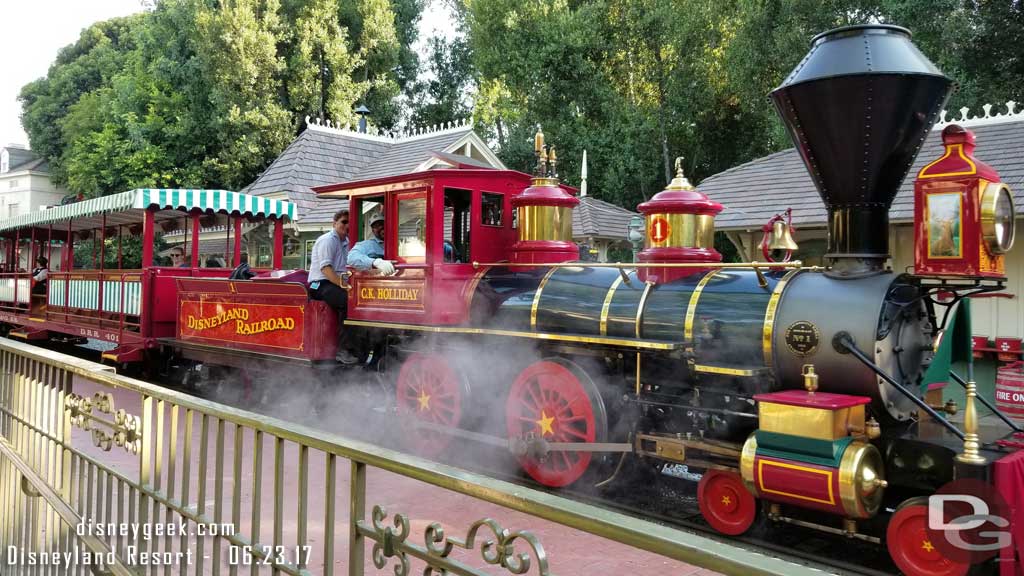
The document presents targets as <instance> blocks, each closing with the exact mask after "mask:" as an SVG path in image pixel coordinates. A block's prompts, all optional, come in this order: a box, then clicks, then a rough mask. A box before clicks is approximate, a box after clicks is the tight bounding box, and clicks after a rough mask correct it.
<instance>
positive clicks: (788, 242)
mask: <svg viewBox="0 0 1024 576" xmlns="http://www.w3.org/2000/svg"><path fill="white" fill-rule="evenodd" d="M768 249H769V250H796V249H797V245H796V242H795V241H794V240H793V235H792V234H790V232H789V225H788V224H786V223H785V222H783V221H782V220H781V219H780V220H776V221H775V222H774V223H773V224H772V238H771V241H770V242H768Z"/></svg>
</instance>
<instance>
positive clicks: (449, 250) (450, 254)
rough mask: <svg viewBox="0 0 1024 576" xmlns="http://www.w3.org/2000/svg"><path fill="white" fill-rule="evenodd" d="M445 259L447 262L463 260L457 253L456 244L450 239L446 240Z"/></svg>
mask: <svg viewBox="0 0 1024 576" xmlns="http://www.w3.org/2000/svg"><path fill="white" fill-rule="evenodd" d="M444 261H445V262H462V260H460V259H459V256H458V254H456V253H455V245H454V244H452V243H451V241H450V240H445V241H444Z"/></svg>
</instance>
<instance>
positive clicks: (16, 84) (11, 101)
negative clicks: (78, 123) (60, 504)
mask: <svg viewBox="0 0 1024 576" xmlns="http://www.w3.org/2000/svg"><path fill="white" fill-rule="evenodd" d="M151 1H152V0H33V1H31V2H11V1H5V2H3V5H4V7H3V10H4V23H5V24H6V26H4V31H3V33H2V34H0V54H3V55H4V69H3V74H0V146H5V145H7V144H25V145H27V144H28V137H27V136H26V135H25V132H24V131H23V130H22V129H21V120H20V118H19V116H20V115H21V105H20V104H19V103H18V93H19V92H20V91H21V87H22V86H24V85H25V84H28V83H29V82H31V81H32V80H35V79H36V78H41V77H44V76H46V72H47V70H48V69H49V68H50V64H51V63H52V62H53V60H54V59H55V58H56V57H57V52H58V51H59V50H60V49H61V48H63V47H64V46H67V45H68V44H71V43H73V42H74V41H75V40H77V39H78V36H79V34H81V32H82V30H83V29H85V28H87V27H89V25H90V24H92V23H93V22H98V21H100V20H106V19H108V18H114V17H116V16H126V15H128V14H132V13H135V12H141V11H142V10H143V9H145V5H146V4H150V3H151ZM443 4H444V2H442V1H441V0H433V1H431V2H430V6H429V7H428V9H427V11H426V12H425V13H424V15H423V18H422V20H421V22H420V43H419V44H418V46H420V45H422V44H423V39H424V38H426V37H429V36H430V35H432V34H435V33H437V34H444V35H446V36H448V35H450V34H451V26H450V25H449V26H445V23H446V22H447V21H448V18H447V17H446V14H445V12H446V9H445V7H444V6H443Z"/></svg>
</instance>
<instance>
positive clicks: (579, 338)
mask: <svg viewBox="0 0 1024 576" xmlns="http://www.w3.org/2000/svg"><path fill="white" fill-rule="evenodd" d="M345 325H346V326H362V327H366V328H390V329H392V330H414V331H418V332H433V333H443V334H486V335H490V336H510V337H513V338H531V339H534V340H550V341H553V342H583V343H587V344H604V345H607V346H615V347H619V348H633V349H641V350H678V349H680V348H684V347H685V346H686V344H687V343H686V342H652V341H650V340H640V339H638V338H609V337H607V336H584V335H582V334H556V333H553V332H523V331H518V330H495V329H490V328H471V327H467V326H422V325H419V324H396V323H390V322H368V321H366V320H345Z"/></svg>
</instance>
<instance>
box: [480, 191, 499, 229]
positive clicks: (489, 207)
mask: <svg viewBox="0 0 1024 576" xmlns="http://www.w3.org/2000/svg"><path fill="white" fill-rule="evenodd" d="M504 202H505V196H504V195H503V194H494V193H491V192H484V193H483V194H481V195H480V218H481V222H480V223H481V224H483V225H484V226H501V224H502V216H503V214H502V212H503V206H504Z"/></svg>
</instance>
